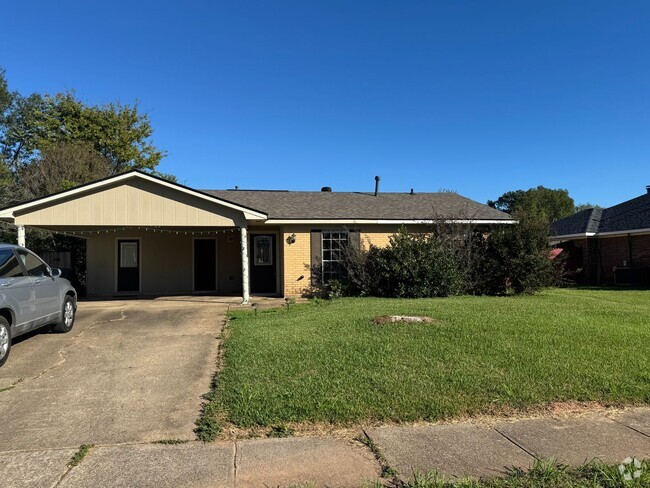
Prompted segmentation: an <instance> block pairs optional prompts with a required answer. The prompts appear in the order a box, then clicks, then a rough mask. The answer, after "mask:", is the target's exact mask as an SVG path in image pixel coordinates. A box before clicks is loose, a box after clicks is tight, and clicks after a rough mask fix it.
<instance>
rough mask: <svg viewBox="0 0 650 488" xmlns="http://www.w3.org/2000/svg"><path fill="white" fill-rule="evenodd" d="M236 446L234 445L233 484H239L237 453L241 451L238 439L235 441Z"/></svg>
mask: <svg viewBox="0 0 650 488" xmlns="http://www.w3.org/2000/svg"><path fill="white" fill-rule="evenodd" d="M233 444H234V447H233V472H232V484H233V486H237V454H238V452H239V446H238V444H237V440H235V442H233Z"/></svg>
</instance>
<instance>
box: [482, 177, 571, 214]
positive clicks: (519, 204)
mask: <svg viewBox="0 0 650 488" xmlns="http://www.w3.org/2000/svg"><path fill="white" fill-rule="evenodd" d="M488 205H489V206H491V207H494V208H496V209H498V210H501V211H503V212H507V213H509V214H520V215H527V216H530V217H535V218H540V219H543V220H545V221H547V222H553V221H555V220H559V219H561V218H564V217H567V216H569V215H571V214H573V213H574V212H575V207H574V202H573V198H571V197H570V196H569V192H568V191H567V190H563V189H556V190H554V189H551V188H545V187H543V186H538V187H537V188H531V189H529V190H515V191H509V192H506V193H504V194H503V195H501V196H500V197H499V198H498V199H497V200H489V201H488Z"/></svg>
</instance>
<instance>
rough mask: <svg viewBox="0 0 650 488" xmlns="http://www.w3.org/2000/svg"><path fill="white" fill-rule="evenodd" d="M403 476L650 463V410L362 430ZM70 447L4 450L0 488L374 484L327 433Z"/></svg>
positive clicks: (371, 474) (372, 473)
mask: <svg viewBox="0 0 650 488" xmlns="http://www.w3.org/2000/svg"><path fill="white" fill-rule="evenodd" d="M366 433H367V435H368V436H369V437H370V439H371V440H372V441H373V443H374V444H375V446H376V447H377V449H378V451H379V454H380V456H382V457H383V458H384V460H385V462H386V463H387V464H388V466H390V467H391V468H393V469H394V470H396V471H397V473H398V476H399V477H400V478H401V479H408V478H410V477H411V476H412V474H413V473H414V472H427V471H432V470H436V471H438V472H439V473H441V474H442V475H445V476H448V477H452V478H453V477H467V476H471V477H477V478H478V477H492V476H500V475H503V474H504V473H505V472H506V470H507V469H508V468H510V467H512V466H518V467H521V468H527V467H530V466H531V465H532V464H533V462H534V461H535V459H547V458H550V457H554V458H556V459H557V460H558V461H559V462H564V463H568V464H573V465H580V464H584V463H585V462H588V461H591V460H592V459H593V458H600V459H601V460H603V461H605V462H608V463H612V464H618V463H620V462H621V461H622V460H623V459H625V458H626V457H628V456H635V457H637V458H641V459H642V458H650V408H636V409H629V410H625V411H621V412H604V413H601V414H593V415H580V416H574V417H567V418H561V419H560V418H548V417H546V418H538V419H525V420H517V421H511V422H505V421H495V422H494V423H492V424H485V423H482V424H477V423H468V422H466V423H458V424H446V425H425V426H423V425H418V426H387V427H378V428H371V429H366ZM75 451H76V450H75V449H69V448H66V449H50V450H21V451H5V452H1V453H0V480H2V483H3V486H5V485H6V486H30V487H31V486H34V487H65V488H72V487H85V486H113V487H123V486H124V487H126V486H139V487H168V486H169V487H172V486H173V487H203V486H210V487H231V488H232V487H263V486H274V487H275V486H290V485H298V484H301V483H310V484H313V485H315V486H328V487H334V486H350V487H361V486H363V485H367V484H368V483H369V482H373V481H382V482H384V483H388V482H389V481H390V480H386V479H384V480H382V479H381V478H380V469H381V467H380V464H379V462H378V460H377V459H376V457H375V455H374V454H373V453H372V452H371V451H370V450H369V449H368V448H366V447H365V446H363V445H361V444H360V443H359V442H356V441H353V440H346V439H338V438H332V437H290V438H283V439H270V438H268V439H246V440H237V441H228V442H215V443H211V444H204V443H201V442H194V441H193V442H188V443H184V444H171V445H169V444H147V443H143V444H122V445H110V446H97V447H95V448H93V449H91V450H90V452H89V453H88V454H87V456H86V457H85V458H84V459H83V461H82V462H81V463H80V464H79V465H78V466H76V467H74V468H69V467H68V466H67V463H68V461H69V460H70V458H71V457H72V456H73V454H74V453H75Z"/></svg>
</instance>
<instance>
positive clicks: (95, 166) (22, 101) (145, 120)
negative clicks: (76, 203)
mask: <svg viewBox="0 0 650 488" xmlns="http://www.w3.org/2000/svg"><path fill="white" fill-rule="evenodd" d="M152 134H153V128H152V126H151V121H150V120H149V116H148V115H147V114H145V113H141V112H140V111H139V109H138V106H137V104H136V105H132V106H131V105H124V104H121V103H119V102H116V103H107V104H103V105H87V104H85V103H84V102H82V101H81V100H79V99H78V98H76V96H75V94H74V92H72V91H68V92H65V93H57V94H54V95H50V94H39V93H35V94H32V95H29V96H24V95H22V94H20V93H18V92H11V91H10V90H9V88H8V85H7V81H6V78H5V73H4V70H0V185H2V181H1V180H2V175H3V174H6V172H7V171H9V172H10V173H11V174H12V175H13V178H14V180H15V181H14V184H15V189H16V191H15V192H14V198H13V199H14V200H19V199H22V198H25V197H29V198H31V197H34V196H40V195H43V194H46V193H50V192H52V191H59V190H63V189H66V188H69V187H71V186H75V185H79V184H82V183H87V182H88V181H91V180H93V179H97V178H101V177H105V176H109V175H112V174H116V173H120V172H123V171H127V170H130V169H140V170H145V171H149V172H152V173H157V172H156V171H155V168H156V166H157V165H158V164H159V163H160V161H161V160H162V158H163V157H164V156H165V152H164V151H161V150H159V149H158V148H156V147H155V146H154V145H153V142H152V141H151V136H152ZM157 174H159V173H157ZM162 176H165V177H168V178H170V179H173V177H171V176H168V175H162ZM44 178H45V179H49V180H51V181H50V182H48V183H45V182H43V181H38V179H41V180H42V179H44Z"/></svg>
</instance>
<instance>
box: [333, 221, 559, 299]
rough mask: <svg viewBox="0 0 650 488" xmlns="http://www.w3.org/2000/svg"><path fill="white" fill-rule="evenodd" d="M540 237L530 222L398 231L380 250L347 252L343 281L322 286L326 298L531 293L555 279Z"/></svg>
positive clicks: (540, 227) (541, 229)
mask: <svg viewBox="0 0 650 488" xmlns="http://www.w3.org/2000/svg"><path fill="white" fill-rule="evenodd" d="M546 236H547V228H546V224H544V223H543V222H540V221H537V220H532V219H522V220H521V221H520V223H519V224H516V225H500V226H494V227H492V228H490V229H481V230H477V229H468V228H465V229H458V228H457V229H452V228H451V227H445V226H436V228H435V229H433V230H432V231H431V232H428V233H424V234H413V233H408V232H407V230H406V229H405V228H402V229H401V230H400V231H399V232H398V233H397V234H395V235H393V236H392V237H391V238H390V242H389V244H388V246H386V247H381V248H380V247H376V246H372V245H370V246H369V248H368V249H359V248H354V247H350V248H349V249H347V252H346V253H345V260H344V267H345V269H346V277H347V278H346V282H345V283H344V284H342V285H341V284H340V283H334V284H332V283H329V284H328V283H325V284H324V287H325V289H326V290H327V292H328V294H329V295H330V296H331V295H332V290H335V291H337V293H338V291H341V292H343V293H345V294H349V295H369V296H378V297H395V298H426V297H439V296H449V295H460V294H475V295H505V294H509V293H514V294H520V293H533V292H535V291H537V290H539V289H541V288H544V287H546V286H551V285H553V284H556V283H557V282H558V276H559V274H560V273H559V267H558V266H559V265H558V263H554V262H553V261H551V259H550V252H549V251H550V249H549V245H548V241H547V238H546Z"/></svg>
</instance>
